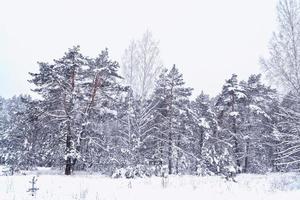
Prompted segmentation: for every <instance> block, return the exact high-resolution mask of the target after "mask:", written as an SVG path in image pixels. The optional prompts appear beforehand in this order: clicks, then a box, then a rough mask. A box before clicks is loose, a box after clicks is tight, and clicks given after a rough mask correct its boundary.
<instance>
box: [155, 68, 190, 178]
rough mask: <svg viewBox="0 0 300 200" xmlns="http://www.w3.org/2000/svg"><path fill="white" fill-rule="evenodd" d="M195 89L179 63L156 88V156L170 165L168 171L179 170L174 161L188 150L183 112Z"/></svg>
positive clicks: (164, 72)
mask: <svg viewBox="0 0 300 200" xmlns="http://www.w3.org/2000/svg"><path fill="white" fill-rule="evenodd" d="M191 92H192V89H191V88H188V87H185V86H184V81H183V78H182V74H180V73H179V72H178V69H177V68H176V67H175V65H174V66H173V67H172V69H171V70H170V71H169V72H168V70H166V69H165V70H164V71H163V72H162V74H161V75H160V76H159V79H158V80H157V82H156V87H155V89H154V96H153V98H154V101H156V102H158V104H157V107H156V112H155V118H156V119H155V121H156V123H157V129H158V130H157V131H156V133H155V134H156V135H155V138H157V147H158V148H157V149H156V150H157V151H156V153H155V154H154V155H156V156H157V157H159V158H161V159H162V160H164V163H167V165H168V173H169V174H173V173H176V171H174V170H175V168H174V167H175V166H174V162H175V161H176V160H177V159H180V158H179V156H180V155H179V154H180V153H185V152H184V151H183V149H182V148H181V145H182V144H183V143H184V142H186V141H187V140H186V135H185V132H182V123H184V122H183V121H182V118H181V115H182V114H183V113H184V112H186V110H187V105H188V104H189V96H190V95H191Z"/></svg>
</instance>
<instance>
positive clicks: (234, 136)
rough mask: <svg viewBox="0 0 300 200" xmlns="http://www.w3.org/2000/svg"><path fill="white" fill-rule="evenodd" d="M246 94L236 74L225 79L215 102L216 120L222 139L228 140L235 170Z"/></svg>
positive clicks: (238, 165) (238, 160)
mask: <svg viewBox="0 0 300 200" xmlns="http://www.w3.org/2000/svg"><path fill="white" fill-rule="evenodd" d="M246 100H247V96H246V93H245V88H243V86H242V85H240V84H239V82H238V80H237V75H235V74H233V75H232V77H231V78H230V79H228V80H226V83H225V84H224V86H223V89H222V93H221V94H220V95H219V98H218V100H217V103H216V107H217V109H218V121H219V126H220V127H221V129H222V130H221V133H220V134H222V137H223V140H224V141H226V142H228V144H229V147H232V148H229V149H228V150H229V153H230V154H231V155H232V156H234V160H235V166H236V171H237V172H240V171H241V166H242V163H241V162H242V160H241V158H242V146H241V143H242V141H243V138H242V133H241V131H242V130H241V124H242V119H243V118H242V113H241V111H242V110H243V109H244V107H245V104H246Z"/></svg>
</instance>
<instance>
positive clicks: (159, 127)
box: [0, 0, 300, 177]
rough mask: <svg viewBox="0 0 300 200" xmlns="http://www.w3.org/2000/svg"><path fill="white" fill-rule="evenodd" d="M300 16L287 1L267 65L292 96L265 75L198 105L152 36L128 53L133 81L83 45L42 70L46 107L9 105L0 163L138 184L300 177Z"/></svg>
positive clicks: (233, 80)
mask: <svg viewBox="0 0 300 200" xmlns="http://www.w3.org/2000/svg"><path fill="white" fill-rule="evenodd" d="M298 10H299V4H298V2H297V1H295V0H282V1H280V3H279V5H278V11H279V12H278V13H279V24H280V27H279V31H278V32H276V33H274V37H273V39H272V40H271V43H270V44H271V48H270V57H268V58H265V59H262V60H261V63H262V65H263V66H264V67H265V69H266V70H267V73H268V74H269V75H270V77H272V78H273V79H274V78H275V79H276V80H280V83H281V85H282V86H284V87H285V88H286V89H287V91H288V93H286V94H285V95H283V96H281V95H279V94H278V93H277V91H276V90H274V89H271V88H270V87H269V86H266V85H264V84H263V83H262V82H261V75H251V76H250V77H249V78H248V80H245V81H243V80H242V81H239V80H238V77H237V75H235V74H233V75H232V76H231V77H229V79H228V80H226V81H225V83H224V85H223V88H222V90H221V92H220V94H219V95H217V96H216V97H213V98H210V97H209V96H208V95H206V94H204V93H203V92H202V93H201V94H200V95H199V96H198V97H197V98H195V99H194V100H191V94H192V88H189V87H186V86H185V83H184V80H183V77H182V74H181V73H180V72H179V70H178V68H177V67H176V66H173V67H171V68H170V69H164V68H162V67H161V61H160V58H159V49H158V42H157V41H155V40H153V38H152V36H151V33H149V32H146V34H145V35H144V36H143V38H142V40H139V41H134V42H132V43H131V45H130V47H129V48H128V49H127V50H126V52H125V54H124V58H123V71H124V73H123V74H124V79H123V78H122V77H121V76H120V75H119V72H118V69H119V64H118V63H117V62H115V61H112V60H111V59H110V58H109V55H108V51H107V50H104V51H102V52H101V53H100V54H99V55H98V56H97V57H96V58H90V57H88V56H85V55H83V54H82V53H80V50H79V47H78V46H76V47H73V48H71V49H69V50H68V51H67V52H66V53H65V55H64V56H63V57H62V58H60V59H57V60H54V61H53V63H38V64H39V72H38V73H30V74H31V77H32V79H31V80H30V82H31V83H32V84H34V85H35V89H34V91H35V92H37V93H38V94H39V95H40V96H41V98H40V99H39V100H36V99H32V98H31V97H30V96H28V95H25V96H18V97H13V98H11V99H3V98H1V99H0V162H1V163H2V164H7V165H10V166H11V167H13V168H34V167H36V166H51V167H60V168H61V167H64V170H65V174H66V175H70V174H71V173H72V171H73V170H91V171H101V172H102V173H105V174H109V175H112V174H114V175H116V176H118V172H119V171H120V170H119V169H125V171H126V172H127V173H126V174H127V176H130V177H132V176H135V175H151V174H156V175H159V174H161V173H163V172H164V171H165V172H167V173H169V174H202V175H206V174H229V173H264V172H268V171H289V170H299V167H300V164H299V163H300V152H299V151H300V133H299V128H300V127H299V121H300V120H299V117H300V114H299V113H300V106H299V105H300V104H299V91H298V89H299V88H300V82H299V80H300V74H298V70H299V69H300V66H299V62H298V60H299V56H300V54H299V53H298V51H299V49H300V48H299V47H300V40H299V38H300V37H299V34H298V32H300V27H299V20H300V16H299V14H298V13H299V12H297V11H298ZM157 74H159V76H157ZM153 163H155V164H159V166H156V167H154V166H152V164H153ZM119 175H120V174H119Z"/></svg>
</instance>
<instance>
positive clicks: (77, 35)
mask: <svg viewBox="0 0 300 200" xmlns="http://www.w3.org/2000/svg"><path fill="white" fill-rule="evenodd" d="M276 3H277V0H129V1H128V0H119V1H115V0H107V1H100V0H95V1H91V0H81V1H79V0H48V1H45V0H19V1H15V0H0V96H3V97H6V98H8V97H11V96H13V95H18V94H21V93H29V92H30V87H31V86H30V84H29V83H28V82H27V80H28V79H29V78H30V77H29V75H28V72H29V71H31V72H36V71H37V70H38V66H37V64H36V62H37V61H47V62H51V61H52V60H53V59H56V58H60V57H61V56H63V53H64V52H65V51H66V50H67V49H68V48H70V47H72V46H73V45H77V44H78V45H80V46H81V50H82V53H84V54H86V55H88V56H95V55H97V54H98V53H99V52H100V51H101V50H102V49H104V48H105V47H107V48H108V49H109V52H110V56H111V58H112V59H114V60H117V61H120V58H121V56H122V54H123V52H124V49H125V48H127V46H128V45H129V42H130V40H131V39H135V38H140V37H141V36H142V34H143V33H144V32H145V31H146V30H147V29H149V30H150V31H152V33H153V36H154V37H155V38H156V39H157V40H159V41H160V50H161V57H162V60H163V63H164V66H165V67H170V66H172V65H173V64H176V65H177V66H178V67H179V69H180V71H181V72H182V73H183V75H184V79H185V81H186V83H187V85H188V86H190V87H193V88H194V89H195V91H194V93H196V94H197V93H200V91H201V90H203V91H204V92H206V93H208V94H210V95H216V94H218V93H219V92H220V91H221V87H222V84H223V83H224V81H225V79H228V78H229V77H230V76H231V74H232V73H236V74H237V75H238V76H239V77H240V79H247V77H248V76H249V75H250V74H253V73H259V72H261V71H260V66H259V57H260V56H263V55H266V54H267V49H268V43H269V40H270V38H271V36H272V32H273V31H274V30H276Z"/></svg>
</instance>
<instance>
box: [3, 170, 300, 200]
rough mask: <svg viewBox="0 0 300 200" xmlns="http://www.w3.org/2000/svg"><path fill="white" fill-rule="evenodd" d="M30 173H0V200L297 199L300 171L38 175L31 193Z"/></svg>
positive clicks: (299, 189) (299, 187)
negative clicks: (229, 175) (232, 177)
mask: <svg viewBox="0 0 300 200" xmlns="http://www.w3.org/2000/svg"><path fill="white" fill-rule="evenodd" d="M31 178H32V175H27V176H24V175H23V176H22V175H17V176H0V200H25V199H26V200H29V199H38V200H49V199H51V200H74V199H77V200H79V199H80V200H160V199H163V200H167V199H170V200H177V199H178V200H193V199H198V200H199V199H204V200H241V199H242V200H247V199H251V200H284V199H287V200H299V199H300V174H296V173H286V174H279V173H276V174H268V175H248V174H245V175H240V176H238V177H237V183H234V182H227V181H225V180H224V179H222V178H220V177H195V176H181V177H178V176H172V177H169V178H168V179H166V180H165V183H164V185H165V187H163V185H162V179H161V178H158V177H152V178H143V179H141V178H138V179H133V180H129V179H111V178H108V177H103V176H98V175H74V176H64V175H45V174H43V175H39V176H38V182H37V187H38V188H39V190H38V191H37V193H36V196H35V197H32V196H30V193H29V192H27V190H28V188H29V186H30V184H29V181H30V179H31Z"/></svg>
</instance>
